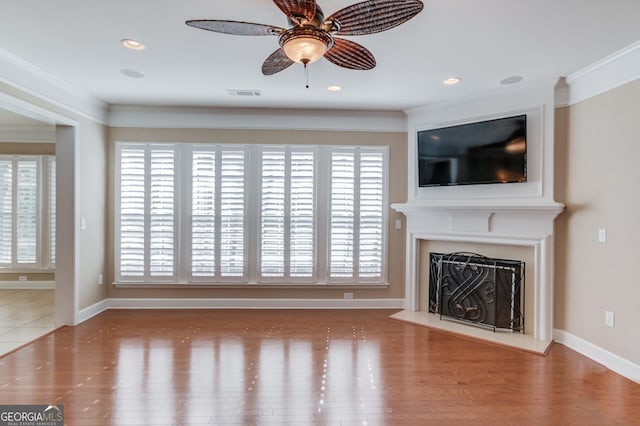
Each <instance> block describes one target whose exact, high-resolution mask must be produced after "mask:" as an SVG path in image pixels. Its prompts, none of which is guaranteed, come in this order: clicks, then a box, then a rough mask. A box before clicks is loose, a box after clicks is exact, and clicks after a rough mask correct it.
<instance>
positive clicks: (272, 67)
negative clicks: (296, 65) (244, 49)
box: [262, 48, 293, 75]
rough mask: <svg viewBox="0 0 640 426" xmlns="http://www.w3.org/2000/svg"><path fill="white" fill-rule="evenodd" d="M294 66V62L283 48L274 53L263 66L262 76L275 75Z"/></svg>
mask: <svg viewBox="0 0 640 426" xmlns="http://www.w3.org/2000/svg"><path fill="white" fill-rule="evenodd" d="M291 65H293V61H292V60H291V59H289V57H288V56H287V55H286V54H285V53H284V50H282V48H280V49H278V50H276V51H275V52H273V53H272V54H271V55H269V57H268V58H267V59H265V61H264V63H263V64H262V74H264V75H273V74H275V73H277V72H280V71H282V70H284V69H287V68H289V67H290V66H291Z"/></svg>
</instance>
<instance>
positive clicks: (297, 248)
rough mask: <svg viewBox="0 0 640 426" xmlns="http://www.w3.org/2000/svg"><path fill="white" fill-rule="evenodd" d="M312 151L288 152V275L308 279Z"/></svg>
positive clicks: (310, 267)
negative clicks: (289, 221) (289, 179)
mask: <svg viewBox="0 0 640 426" xmlns="http://www.w3.org/2000/svg"><path fill="white" fill-rule="evenodd" d="M314 163H315V161H314V153H313V152H312V151H306V152H305V151H302V152H292V153H291V188H290V194H291V196H290V197H291V200H290V205H291V208H290V216H291V223H290V224H289V229H290V240H289V244H288V245H287V246H288V247H289V261H290V267H289V272H290V276H291V277H297V278H303V277H304V278H311V277H312V276H313V275H314V272H315V268H314V264H315V256H314V253H315V222H314V211H315V190H314V188H315V185H314V184H315V173H314Z"/></svg>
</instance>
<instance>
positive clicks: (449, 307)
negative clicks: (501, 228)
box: [429, 252, 525, 333]
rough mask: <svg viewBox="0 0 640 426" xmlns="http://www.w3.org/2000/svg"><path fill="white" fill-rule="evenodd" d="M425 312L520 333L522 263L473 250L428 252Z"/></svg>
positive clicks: (522, 328)
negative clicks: (427, 297)
mask: <svg viewBox="0 0 640 426" xmlns="http://www.w3.org/2000/svg"><path fill="white" fill-rule="evenodd" d="M429 261H430V273H429V312H433V313H436V314H438V315H440V317H441V318H445V319H453V320H457V321H462V322H466V323H471V324H473V325H477V326H479V327H484V328H490V329H493V331H496V330H498V329H499V330H510V331H517V332H521V333H524V315H523V313H522V311H523V307H524V266H525V265H524V262H520V261H515V260H504V259H492V258H488V257H485V256H482V255H479V254H476V253H462V252H457V253H449V254H442V253H429Z"/></svg>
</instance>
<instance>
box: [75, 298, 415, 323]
mask: <svg viewBox="0 0 640 426" xmlns="http://www.w3.org/2000/svg"><path fill="white" fill-rule="evenodd" d="M403 303H404V299H182V298H181V299H149V298H145V299H104V300H102V301H100V302H98V303H96V304H93V305H91V306H88V307H86V308H84V309H81V310H80V312H79V313H78V324H80V323H81V322H84V321H86V320H88V319H89V318H91V317H94V316H96V315H98V314H99V313H101V312H104V311H106V310H108V309H402V305H403Z"/></svg>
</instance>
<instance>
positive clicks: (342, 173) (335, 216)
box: [329, 152, 356, 278]
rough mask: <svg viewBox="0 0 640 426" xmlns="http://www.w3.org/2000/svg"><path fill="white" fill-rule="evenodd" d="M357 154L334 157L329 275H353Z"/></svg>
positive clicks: (337, 153) (343, 154)
mask: <svg viewBox="0 0 640 426" xmlns="http://www.w3.org/2000/svg"><path fill="white" fill-rule="evenodd" d="M355 166H356V164H355V154H354V153H353V152H334V153H333V154H332V155H331V218H330V221H331V225H330V226H331V228H330V229H331V231H330V235H329V237H330V240H331V241H330V261H329V262H330V263H329V276H330V277H332V278H350V277H353V276H354V255H355V253H354V248H355V247H356V245H355V239H356V235H355V231H356V230H355V215H356V204H355V197H356V192H355V191H356V187H355V177H356V174H355Z"/></svg>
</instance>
